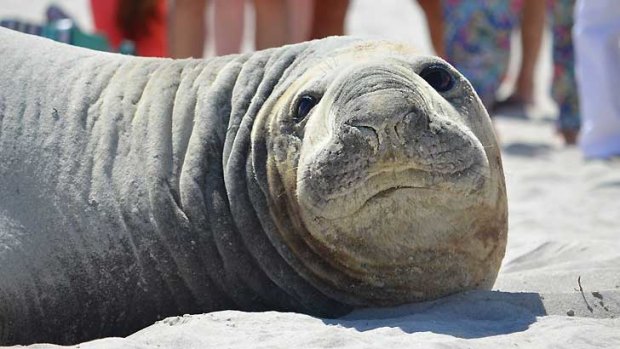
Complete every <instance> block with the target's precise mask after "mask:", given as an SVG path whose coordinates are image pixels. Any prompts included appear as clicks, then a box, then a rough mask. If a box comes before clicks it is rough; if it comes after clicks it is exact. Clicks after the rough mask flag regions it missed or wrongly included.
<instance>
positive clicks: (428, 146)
mask: <svg viewBox="0 0 620 349" xmlns="http://www.w3.org/2000/svg"><path fill="white" fill-rule="evenodd" d="M429 71H431V73H432V74H438V76H439V77H441V78H444V79H451V80H450V81H448V84H447V85H446V86H445V87H446V88H445V90H444V89H443V88H440V89H439V90H436V89H435V88H436V86H433V84H434V83H436V82H435V81H434V80H432V77H429V76H427V74H428V72H429ZM425 74H426V75H425ZM434 77H435V76H434ZM427 80H428V81H427ZM429 81H430V82H429ZM307 100H310V101H311V102H310V104H312V105H310V106H309V107H311V110H310V111H309V112H308V115H304V117H303V118H299V117H298V116H297V115H296V113H298V112H299V108H300V105H301V107H302V109H303V108H306V107H308V106H306V105H302V104H301V103H306V101H307ZM302 112H306V111H305V110H302ZM272 114H277V115H276V116H274V115H272ZM267 115H271V116H272V119H271V120H270V121H264V122H269V124H268V126H267V127H268V131H267V133H268V134H269V136H268V137H269V138H270V139H271V144H272V148H271V149H270V151H271V155H270V159H271V162H270V164H269V167H268V173H269V181H270V190H271V191H272V194H271V196H272V200H273V203H272V206H273V207H274V209H273V210H272V215H273V216H274V217H275V220H276V221H278V220H279V221H288V220H289V219H290V220H292V221H294V223H293V224H294V226H295V227H296V229H295V233H294V234H293V233H289V231H290V230H287V229H281V231H279V234H280V236H281V238H282V239H283V240H284V241H285V243H286V245H287V246H289V247H290V249H291V251H292V252H293V254H295V256H296V257H297V258H298V259H299V260H301V263H302V264H303V267H300V268H299V269H298V271H299V272H300V273H301V274H302V275H304V276H305V277H307V278H310V279H312V280H313V281H314V282H316V283H324V284H326V285H328V287H329V288H335V289H337V290H338V292H339V293H338V295H337V297H338V299H340V300H342V301H344V302H346V303H349V304H357V305H363V306H367V305H394V304H402V303H406V302H411V301H422V300H428V299H434V298H437V297H440V296H444V295H447V294H451V293H454V292H458V291H462V290H467V289H476V288H486V289H488V288H490V287H491V286H492V284H493V282H494V280H495V277H496V275H497V270H498V269H499V265H500V263H501V259H502V257H503V254H504V249H505V241H506V231H507V207H506V194H505V187H504V179H503V172H502V167H501V159H500V155H499V153H498V147H497V143H496V140H495V136H494V133H493V130H492V127H491V124H490V121H489V117H488V115H487V113H486V111H485V110H484V108H483V107H482V105H481V103H480V101H479V99H478V98H477V97H476V96H475V93H474V92H473V90H472V88H471V86H470V85H469V83H468V82H467V81H466V80H465V79H464V78H463V77H462V76H461V75H460V74H459V73H458V72H457V71H456V70H454V69H453V68H452V67H451V66H449V65H448V64H447V63H445V62H444V61H442V60H441V59H439V58H435V57H429V56H421V55H419V54H418V53H416V52H415V51H414V50H413V49H412V48H409V47H407V46H403V45H400V44H389V43H386V42H378V43H360V44H355V45H352V46H351V47H350V48H347V49H346V50H341V51H339V52H337V53H336V54H334V55H333V57H332V56H329V57H325V58H323V61H322V64H319V65H317V66H316V67H313V68H312V69H310V70H309V71H308V72H307V73H305V74H303V75H302V77H301V78H299V79H297V81H296V82H295V83H294V84H293V85H292V87H290V88H288V90H287V92H286V93H285V94H284V95H283V96H282V97H281V98H280V99H279V100H278V102H276V103H275V106H274V107H273V108H272V109H270V111H266V112H265V115H263V118H264V119H267V118H268V117H267ZM258 122H259V123H260V122H263V121H258ZM282 191H285V192H286V195H282ZM291 201H292V202H291ZM282 212H286V213H287V214H288V217H285V216H284V214H282ZM289 217H291V218H289ZM300 232H301V233H300Z"/></svg>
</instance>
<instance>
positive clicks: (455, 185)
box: [312, 163, 487, 219]
mask: <svg viewBox="0 0 620 349" xmlns="http://www.w3.org/2000/svg"><path fill="white" fill-rule="evenodd" d="M479 167H480V166H477V165H476V164H475V163H471V164H469V166H466V167H461V168H458V169H455V170H454V171H428V170H421V169H419V168H407V169H400V170H397V171H394V170H393V169H392V170H389V171H386V170H382V171H378V172H375V173H373V174H371V175H367V176H366V178H365V179H360V180H358V181H357V183H355V184H353V185H352V186H350V187H348V188H346V189H344V190H339V191H336V192H331V193H325V192H323V195H322V197H321V198H320V199H318V200H316V201H314V204H315V206H313V207H312V208H313V209H315V210H316V211H315V212H316V214H317V216H320V217H323V218H326V219H341V218H344V217H351V216H354V215H358V214H361V213H362V212H371V211H372V212H374V211H375V210H372V209H371V211H368V209H370V208H371V207H373V206H378V207H381V206H385V204H387V203H390V202H401V203H402V204H403V205H410V204H411V202H412V201H419V200H423V201H428V200H432V198H433V197H437V196H452V195H456V196H460V195H463V194H467V193H472V192H475V191H477V190H479V189H480V188H481V187H482V186H483V185H484V182H485V181H486V178H487V176H485V175H484V171H480V168H479ZM341 189H342V188H341ZM378 211H381V210H378Z"/></svg>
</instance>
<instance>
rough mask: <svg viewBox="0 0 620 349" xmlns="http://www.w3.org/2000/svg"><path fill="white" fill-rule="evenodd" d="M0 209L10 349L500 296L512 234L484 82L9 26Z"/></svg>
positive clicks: (352, 46) (376, 44) (342, 61)
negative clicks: (207, 322) (106, 44)
mask: <svg viewBox="0 0 620 349" xmlns="http://www.w3.org/2000/svg"><path fill="white" fill-rule="evenodd" d="M0 198H1V199H0V343H2V344H14V343H34V342H53V343H61V344H69V343H76V342H80V341H84V340H89V339H93V338H97V337H102V336H124V335H127V334H130V333H132V332H134V331H136V330H138V329H140V328H143V327H145V326H148V325H150V324H152V323H153V322H154V321H156V320H158V319H162V318H164V317H167V316H172V315H179V314H184V313H202V312H210V311H216V310H223V309H240V310H247V311H262V310H279V311H297V312H304V313H309V314H313V315H317V316H326V317H333V316H339V315H341V314H345V313H346V312H348V311H350V310H352V309H354V308H358V307H366V306H390V305H397V304H402V303H407V302H418V301H424V300H430V299H435V298H438V297H441V296H445V295H448V294H452V293H456V292H459V291H463V290H468V289H479V288H482V289H488V288H490V287H491V286H492V285H493V282H494V280H495V278H496V275H497V272H498V269H499V266H500V263H501V259H502V257H503V255H504V250H505V244H506V232H507V206H506V192H505V184H504V176H503V172H502V167H501V159H500V153H499V149H498V145H497V142H496V139H495V136H494V133H493V129H492V126H491V122H490V120H489V117H488V115H487V113H486V111H485V109H484V108H483V106H482V104H481V102H480V100H479V98H478V97H477V96H476V94H475V93H474V91H473V90H472V87H471V85H470V84H469V83H468V82H467V81H466V80H465V78H463V76H462V75H460V74H459V73H458V72H457V71H456V70H454V69H453V68H452V67H451V66H449V65H448V64H447V63H445V62H444V61H443V60H441V59H439V58H437V57H430V56H422V55H419V54H417V53H416V52H415V51H414V50H413V49H412V48H410V47H408V46H406V45H402V44H395V43H389V42H384V41H372V40H363V39H354V38H328V39H324V40H319V41H313V42H308V43H302V44H297V45H291V46H285V47H281V48H275V49H270V50H266V51H259V52H255V53H252V54H243V55H232V56H226V57H221V58H213V59H205V60H195V59H188V60H170V59H155V58H137V57H128V56H121V55H115V54H107V53H101V52H94V51H90V50H85V49H80V48H75V47H69V46H65V45H62V44H57V43H54V42H52V41H49V40H46V39H41V38H37V37H32V36H28V35H24V34H19V33H15V32H12V31H8V30H4V29H0Z"/></svg>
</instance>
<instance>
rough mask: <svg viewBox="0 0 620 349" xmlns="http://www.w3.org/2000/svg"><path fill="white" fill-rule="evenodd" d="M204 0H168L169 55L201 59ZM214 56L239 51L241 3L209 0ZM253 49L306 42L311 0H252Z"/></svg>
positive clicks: (205, 25) (311, 9)
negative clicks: (211, 14)
mask: <svg viewBox="0 0 620 349" xmlns="http://www.w3.org/2000/svg"><path fill="white" fill-rule="evenodd" d="M207 2H208V1H207V0H171V4H170V5H171V6H170V18H171V19H170V33H169V35H170V55H171V57H173V58H186V57H195V58H198V57H202V56H203V52H204V47H205V42H206V39H207V37H208V35H207V28H208V26H207V23H206V15H207V13H206V9H207ZM211 5H212V6H213V7H214V8H213V11H214V13H215V15H214V16H213V17H214V23H213V27H214V38H215V54H216V55H218V56H219V55H225V54H231V53H238V52H240V51H241V42H242V39H243V30H244V28H243V27H244V12H245V5H246V4H245V1H244V0H212V1H211ZM253 5H254V9H255V14H256V21H255V22H256V31H255V49H257V50H263V49H266V48H270V47H277V46H282V45H285V44H289V43H295V42H301V41H305V40H307V39H308V36H309V31H310V25H311V20H312V12H313V0H254V1H253Z"/></svg>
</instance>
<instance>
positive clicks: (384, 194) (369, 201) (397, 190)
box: [356, 185, 439, 212]
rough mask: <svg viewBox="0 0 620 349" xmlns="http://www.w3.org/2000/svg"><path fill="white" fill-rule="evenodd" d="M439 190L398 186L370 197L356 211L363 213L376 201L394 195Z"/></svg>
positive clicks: (436, 189)
mask: <svg viewBox="0 0 620 349" xmlns="http://www.w3.org/2000/svg"><path fill="white" fill-rule="evenodd" d="M438 190H439V189H438V188H432V187H416V186H410V185H397V186H395V187H391V188H387V189H384V190H381V191H379V192H378V193H376V194H374V195H372V196H370V197H369V198H368V199H366V201H364V203H363V204H362V205H361V206H360V208H359V209H358V210H356V212H357V211H361V210H363V209H364V208H366V207H368V206H370V205H371V204H372V203H374V202H375V201H379V200H382V199H387V198H389V197H392V196H394V195H399V194H403V195H415V194H421V193H423V192H424V191H438Z"/></svg>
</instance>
